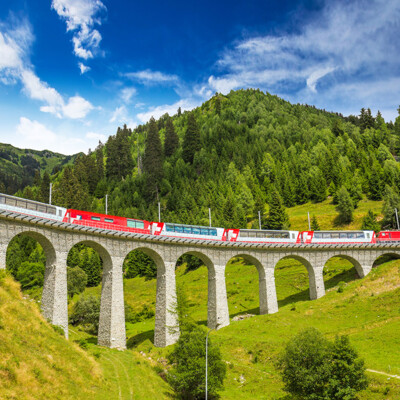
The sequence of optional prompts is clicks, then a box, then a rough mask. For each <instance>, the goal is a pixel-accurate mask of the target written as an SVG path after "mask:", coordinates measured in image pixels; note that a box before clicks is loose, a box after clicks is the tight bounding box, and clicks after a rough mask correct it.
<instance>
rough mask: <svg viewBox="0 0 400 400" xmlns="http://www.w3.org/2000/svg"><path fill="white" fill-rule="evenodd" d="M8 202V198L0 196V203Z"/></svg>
mask: <svg viewBox="0 0 400 400" xmlns="http://www.w3.org/2000/svg"><path fill="white" fill-rule="evenodd" d="M5 202H6V198H5V197H4V196H0V203H1V204H4V203H5Z"/></svg>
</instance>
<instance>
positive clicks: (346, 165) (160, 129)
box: [18, 90, 400, 227]
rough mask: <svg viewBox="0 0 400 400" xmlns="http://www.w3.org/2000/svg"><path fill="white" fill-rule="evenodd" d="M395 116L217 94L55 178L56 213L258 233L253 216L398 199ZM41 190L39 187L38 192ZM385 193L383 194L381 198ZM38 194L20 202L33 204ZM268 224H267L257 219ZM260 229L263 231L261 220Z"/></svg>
mask: <svg viewBox="0 0 400 400" xmlns="http://www.w3.org/2000/svg"><path fill="white" fill-rule="evenodd" d="M399 151H400V116H399V117H398V118H397V119H396V121H395V123H392V122H390V123H387V122H385V121H384V119H383V118H382V116H381V114H380V113H379V112H378V114H377V115H376V117H374V116H372V115H371V111H370V110H364V109H362V110H361V113H360V115H359V116H350V117H346V118H344V117H343V116H341V115H340V114H335V113H329V112H326V111H323V110H318V109H316V108H315V107H312V106H307V105H299V104H297V105H292V104H290V103H288V102H286V101H284V100H282V99H280V98H278V97H277V96H272V95H270V94H268V93H266V94H265V93H263V92H261V91H259V90H239V91H235V92H234V91H232V92H231V93H229V94H228V95H226V96H224V95H221V94H216V95H215V96H213V97H212V98H211V99H210V100H208V101H207V102H205V103H204V104H203V105H202V106H201V107H198V108H196V109H195V110H193V111H192V112H184V113H181V111H180V110H177V114H175V115H174V116H172V117H169V116H168V115H164V116H162V117H161V118H160V119H159V120H158V121H155V120H153V119H152V120H151V121H150V122H149V123H148V124H146V125H143V126H139V127H138V128H136V129H135V130H134V131H131V130H129V129H127V128H126V127H123V128H118V131H117V133H116V135H114V136H110V137H109V139H108V141H107V143H105V144H104V145H102V144H100V145H99V147H98V148H97V149H96V151H95V152H93V153H91V154H89V155H84V156H80V157H78V158H77V159H76V161H75V164H74V167H73V168H71V167H66V168H64V169H63V171H59V172H57V173H56V174H54V175H53V176H52V180H53V182H54V186H53V187H54V192H53V198H54V201H55V203H56V204H58V205H60V206H66V207H74V208H78V209H88V210H92V211H97V212H104V195H105V194H106V193H108V194H109V197H108V198H109V214H115V215H123V216H127V217H133V218H141V219H147V220H157V203H158V201H159V202H160V203H161V214H162V220H163V221H173V222H181V223H188V224H204V225H208V208H209V207H210V208H211V210H212V218H213V225H214V226H226V227H227V226H230V227H232V226H235V227H245V226H248V225H251V224H253V225H254V226H258V217H257V214H258V210H263V212H265V211H266V210H267V209H268V208H267V204H268V203H270V202H279V201H280V199H281V200H282V201H283V203H284V205H285V206H287V207H290V206H294V205H296V204H302V203H305V202H307V201H310V200H311V201H313V202H321V201H323V200H325V199H326V197H327V196H328V195H329V196H332V197H333V200H334V201H335V199H336V198H337V196H338V193H339V191H342V192H346V191H347V192H348V194H349V195H350V198H351V202H352V203H353V206H357V202H358V201H359V200H360V199H361V198H362V197H363V196H364V195H366V196H368V197H369V198H371V199H381V198H382V197H383V196H384V194H385V193H386V194H387V195H388V196H389V195H390V196H392V197H395V198H398V197H396V196H398V193H397V192H398V188H399V184H400V170H399V164H398V163H397V161H396V156H397V154H398V152H399ZM42 186H45V185H43V184H42ZM385 190H386V191H385ZM38 193H39V190H38V187H28V188H25V190H24V191H20V192H19V193H18V194H19V195H21V196H24V197H33V198H35V197H37V196H38ZM263 219H264V216H263ZM263 224H264V226H266V227H267V226H268V222H266V221H265V220H264V222H263Z"/></svg>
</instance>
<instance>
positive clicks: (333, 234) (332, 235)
mask: <svg viewBox="0 0 400 400" xmlns="http://www.w3.org/2000/svg"><path fill="white" fill-rule="evenodd" d="M331 238H332V239H339V233H336V232H335V233H331Z"/></svg>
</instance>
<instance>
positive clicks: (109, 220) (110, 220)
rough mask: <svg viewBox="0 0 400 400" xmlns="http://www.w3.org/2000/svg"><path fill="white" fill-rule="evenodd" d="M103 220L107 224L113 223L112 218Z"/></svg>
mask: <svg viewBox="0 0 400 400" xmlns="http://www.w3.org/2000/svg"><path fill="white" fill-rule="evenodd" d="M104 222H108V223H109V224H113V223H114V220H113V219H111V218H104Z"/></svg>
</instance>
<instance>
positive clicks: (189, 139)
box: [182, 113, 201, 164]
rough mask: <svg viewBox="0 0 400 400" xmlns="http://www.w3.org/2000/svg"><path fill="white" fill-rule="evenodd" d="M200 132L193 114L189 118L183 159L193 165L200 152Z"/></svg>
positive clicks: (184, 139) (184, 140) (183, 146)
mask: <svg viewBox="0 0 400 400" xmlns="http://www.w3.org/2000/svg"><path fill="white" fill-rule="evenodd" d="M200 146H201V145H200V132H199V128H198V126H197V122H196V119H195V117H194V114H193V113H190V114H189V116H188V122H187V129H186V133H185V136H184V138H183V145H182V150H183V152H182V158H183V160H184V161H185V162H188V163H190V164H193V159H194V155H195V154H196V152H197V151H199V150H200Z"/></svg>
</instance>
